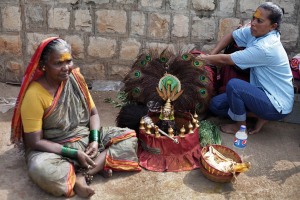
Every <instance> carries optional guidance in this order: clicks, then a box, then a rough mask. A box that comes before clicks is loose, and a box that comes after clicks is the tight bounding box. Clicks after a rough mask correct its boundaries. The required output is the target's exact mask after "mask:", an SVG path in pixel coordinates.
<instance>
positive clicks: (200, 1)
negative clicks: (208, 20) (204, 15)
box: [192, 0, 215, 10]
mask: <svg viewBox="0 0 300 200" xmlns="http://www.w3.org/2000/svg"><path fill="white" fill-rule="evenodd" d="M192 4H193V8H194V9H195V10H214V9H215V2H214V0H192Z"/></svg>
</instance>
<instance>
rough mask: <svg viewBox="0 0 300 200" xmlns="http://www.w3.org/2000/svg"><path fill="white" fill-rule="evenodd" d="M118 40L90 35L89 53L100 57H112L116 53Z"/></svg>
mask: <svg viewBox="0 0 300 200" xmlns="http://www.w3.org/2000/svg"><path fill="white" fill-rule="evenodd" d="M116 46H117V42H116V40H112V39H107V38H102V37H90V39H89V46H88V55H90V56H93V57H99V58H111V57H113V56H114V55H115V53H116Z"/></svg>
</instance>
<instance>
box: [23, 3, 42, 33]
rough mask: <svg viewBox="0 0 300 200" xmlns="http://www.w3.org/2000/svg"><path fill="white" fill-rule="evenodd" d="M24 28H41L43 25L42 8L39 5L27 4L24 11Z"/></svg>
mask: <svg viewBox="0 0 300 200" xmlns="http://www.w3.org/2000/svg"><path fill="white" fill-rule="evenodd" d="M25 15H26V28H27V29H32V28H42V27H43V25H44V22H45V21H44V16H43V8H42V7H41V6H39V5H38V6H32V5H31V6H28V7H26V11H25Z"/></svg>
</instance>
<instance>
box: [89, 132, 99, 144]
mask: <svg viewBox="0 0 300 200" xmlns="http://www.w3.org/2000/svg"><path fill="white" fill-rule="evenodd" d="M89 140H90V143H91V142H99V131H98V130H90V135H89Z"/></svg>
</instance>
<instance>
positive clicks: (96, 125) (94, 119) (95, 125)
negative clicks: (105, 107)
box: [90, 106, 100, 130]
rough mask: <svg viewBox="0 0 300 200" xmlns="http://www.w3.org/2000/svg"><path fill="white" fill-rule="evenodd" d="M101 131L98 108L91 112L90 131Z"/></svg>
mask: <svg viewBox="0 0 300 200" xmlns="http://www.w3.org/2000/svg"><path fill="white" fill-rule="evenodd" d="M99 129H100V117H99V114H98V110H97V108H96V106H95V107H94V108H92V110H91V117H90V130H99Z"/></svg>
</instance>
